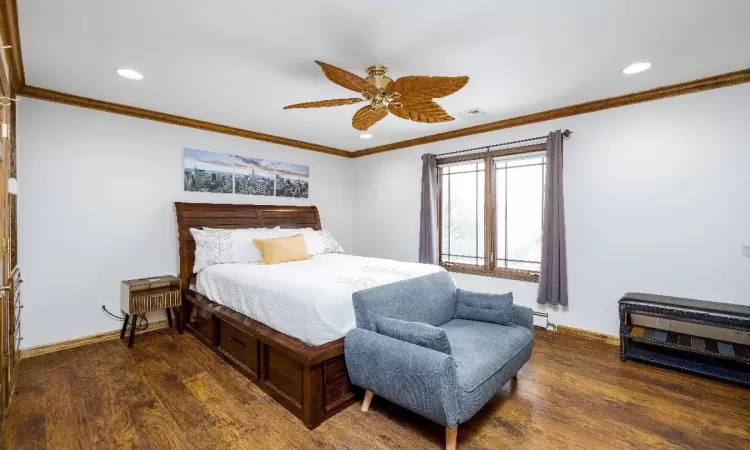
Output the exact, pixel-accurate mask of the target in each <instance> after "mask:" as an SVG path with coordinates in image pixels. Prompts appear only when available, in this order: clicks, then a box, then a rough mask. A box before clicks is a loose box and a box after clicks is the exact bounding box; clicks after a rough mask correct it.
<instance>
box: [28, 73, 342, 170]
mask: <svg viewBox="0 0 750 450" xmlns="http://www.w3.org/2000/svg"><path fill="white" fill-rule="evenodd" d="M20 95H22V96H24V97H30V98H36V99H38V100H46V101H49V102H55V103H63V104H65V105H72V106H80V107H82V108H89V109H95V110H98V111H105V112H109V113H113V114H121V115H124V116H131V117H138V118H140V119H147V120H153V121H155V122H164V123H168V124H172V125H179V126H183V127H188V128H195V129H198V130H204V131H212V132H214V133H221V134H228V135H230V136H238V137H243V138H247V139H253V140H256V141H263V142H270V143H272V144H279V145H286V146H288V147H295V148H301V149H304V150H311V151H314V152H320V153H327V154H329V155H335V156H342V157H344V158H351V157H352V152H347V151H345V150H340V149H337V148H333V147H327V146H325V145H318V144H313V143H311V142H305V141H298V140H296V139H289V138H285V137H281V136H274V135H272V134H265V133H258V132H257V131H250V130H245V129H242V128H234V127H230V126H227V125H220V124H218V123H213V122H206V121H203V120H196V119H190V118H187V117H182V116H176V115H173V114H167V113H162V112H158V111H152V110H149V109H144V108H136V107H134V106H127V105H121V104H119V103H112V102H105V101H103V100H96V99H93V98H88V97H81V96H78V95H73V94H67V93H64V92H58V91H53V90H49V89H44V88H39V87H34V86H24V87H23V88H22V89H21V92H20Z"/></svg>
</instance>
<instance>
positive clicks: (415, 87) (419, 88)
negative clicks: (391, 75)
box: [385, 76, 469, 99]
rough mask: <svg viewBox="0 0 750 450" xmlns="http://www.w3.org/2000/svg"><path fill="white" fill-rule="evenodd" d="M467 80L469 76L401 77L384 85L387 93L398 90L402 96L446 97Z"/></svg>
mask: <svg viewBox="0 0 750 450" xmlns="http://www.w3.org/2000/svg"><path fill="white" fill-rule="evenodd" d="M468 82H469V77H465V76H464V77H427V76H410V77H401V78H399V79H397V80H395V81H392V82H391V83H389V84H388V86H386V88H385V90H386V92H387V93H389V94H393V93H394V92H398V93H399V94H401V96H402V97H412V98H417V97H418V98H427V99H432V98H440V97H447V96H449V95H451V94H453V93H454V92H456V91H458V90H459V89H461V88H462V87H464V86H466V83H468Z"/></svg>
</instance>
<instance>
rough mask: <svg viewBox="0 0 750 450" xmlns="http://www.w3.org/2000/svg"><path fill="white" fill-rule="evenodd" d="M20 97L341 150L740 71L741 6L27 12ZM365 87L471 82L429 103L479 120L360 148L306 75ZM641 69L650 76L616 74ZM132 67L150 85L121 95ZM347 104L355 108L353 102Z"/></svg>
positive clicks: (334, 89) (75, 2)
mask: <svg viewBox="0 0 750 450" xmlns="http://www.w3.org/2000/svg"><path fill="white" fill-rule="evenodd" d="M18 3H19V5H18V6H19V20H20V29H21V46H22V50H23V58H24V65H25V69H26V81H27V84H29V85H32V86H38V87H43V88H47V89H53V90H58V91H62V92H68V93H72V94H77V95H82V96H87V97H92V98H95V99H100V100H107V101H112V102H117V103H122V104H126V105H131V106H137V107H142V108H147V109H152V110H156V111H161V112H166V113H172V114H177V115H181V116H185V117H190V118H194V119H201V120H206V121H211V122H216V123H220V124H224V125H230V126H235V127H240V128H245V129H250V130H253V131H259V132H263V133H269V134H275V135H279V136H285V137H290V138H294V139H300V140H304V141H309V142H314V143H317V144H322V145H328V146H332V147H337V148H342V149H346V150H357V149H361V148H366V147H371V146H375V145H382V144H387V143H391V142H396V141H400V140H404V139H410V138H415V137H419V136H424V135H427V134H433V133H439V132H443V131H448V130H452V129H456V128H463V127H467V126H471V125H476V124H478V123H482V122H489V121H495V120H500V119H504V118H508V117H513V116H518V115H522V114H528V113H533V112H538V111H541V110H546V109H551V108H556V107H560V106H566V105H570V104H574V103H579V102H583V101H588V100H596V99H599V98H603V97H609V96H614V95H619V94H625V93H630V92H634V91H639V90H644V89H649V88H652V87H656V86H661V85H666V84H673V83H677V82H681V81H688V80H692V79H695V78H700V77H704V76H710V75H716V74H720V73H724V72H730V71H733V70H739V69H744V68H747V67H750V48H749V47H748V43H749V42H750V26H748V23H750V1H747V0H722V1H706V0H660V1H653V0H629V1H613V0H611V1H595V0H566V1H564V2H563V1H559V0H526V1H518V0H512V1H511V0H493V1H490V0H462V1H453V0H439V1H436V0H431V1H427V0H412V1H403V0H379V1H377V2H364V1H351V0H335V1H334V0H327V1H309V0H295V1H292V0H276V1H267V2H251V1H247V0H212V1H205V0H128V1H116V0H66V1H60V0H25V1H21V2H18ZM316 59H317V60H321V61H325V62H328V63H331V64H334V65H337V66H340V67H342V68H344V69H347V70H349V71H352V72H354V73H357V74H360V75H364V69H365V68H366V67H367V66H369V65H372V64H385V65H387V66H389V67H390V69H391V72H390V75H391V76H392V77H393V78H394V79H395V78H397V77H399V76H404V75H445V76H452V75H469V76H470V77H471V80H470V81H469V84H468V85H467V86H466V87H465V88H464V89H462V90H461V91H459V92H458V93H456V94H454V95H451V96H449V97H446V98H443V99H438V102H439V103H440V104H441V105H442V106H443V107H444V108H445V109H446V110H447V111H448V112H449V113H453V114H455V113H456V112H460V111H463V110H466V109H470V108H474V107H479V108H482V109H484V110H485V111H487V112H488V113H489V116H487V117H484V118H482V120H480V121H468V120H461V119H457V120H455V121H453V122H448V123H441V124H419V123H415V122H409V121H405V120H402V119H399V118H397V117H394V116H389V117H387V118H386V119H384V120H383V121H381V122H380V123H378V124H377V125H375V126H374V127H373V128H371V133H372V134H373V138H372V139H371V140H369V141H365V140H362V139H360V138H359V132H357V131H356V130H354V129H353V128H352V127H351V116H352V114H353V113H354V112H355V111H356V110H357V109H358V108H359V107H361V106H362V105H350V106H343V107H337V108H327V109H315V110H313V109H307V110H288V111H284V110H282V107H283V106H284V105H287V104H292V103H298V102H304V101H312V100H319V99H328V98H342V97H355V96H356V94H354V93H352V92H350V91H347V90H346V89H344V88H341V87H338V86H336V85H334V84H332V83H331V82H329V81H328V80H327V79H326V78H325V77H324V76H323V74H322V72H321V71H320V69H319V68H318V66H317V65H316V64H315V63H314V62H313V60H316ZM637 60H649V61H651V62H653V67H652V68H651V70H649V71H647V72H644V73H641V74H638V75H633V76H625V75H623V74H622V73H621V70H622V69H623V67H625V66H626V65H627V64H629V63H631V62H634V61H637ZM120 67H129V68H133V69H136V70H138V71H140V72H142V73H143V74H144V75H145V79H144V80H142V81H130V80H126V79H123V78H121V77H119V76H117V75H116V73H115V69H116V68H120ZM352 94H354V95H352Z"/></svg>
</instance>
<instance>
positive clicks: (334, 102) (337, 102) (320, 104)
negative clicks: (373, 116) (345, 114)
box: [284, 98, 365, 109]
mask: <svg viewBox="0 0 750 450" xmlns="http://www.w3.org/2000/svg"><path fill="white" fill-rule="evenodd" d="M363 101H365V99H363V98H336V99H331V100H319V101H317V102H307V103H297V104H295V105H289V106H285V107H284V109H294V108H328V107H329V106H343V105H352V104H354V103H359V102H363Z"/></svg>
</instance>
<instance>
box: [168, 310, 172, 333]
mask: <svg viewBox="0 0 750 450" xmlns="http://www.w3.org/2000/svg"><path fill="white" fill-rule="evenodd" d="M167 325H169V328H172V308H167Z"/></svg>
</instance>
